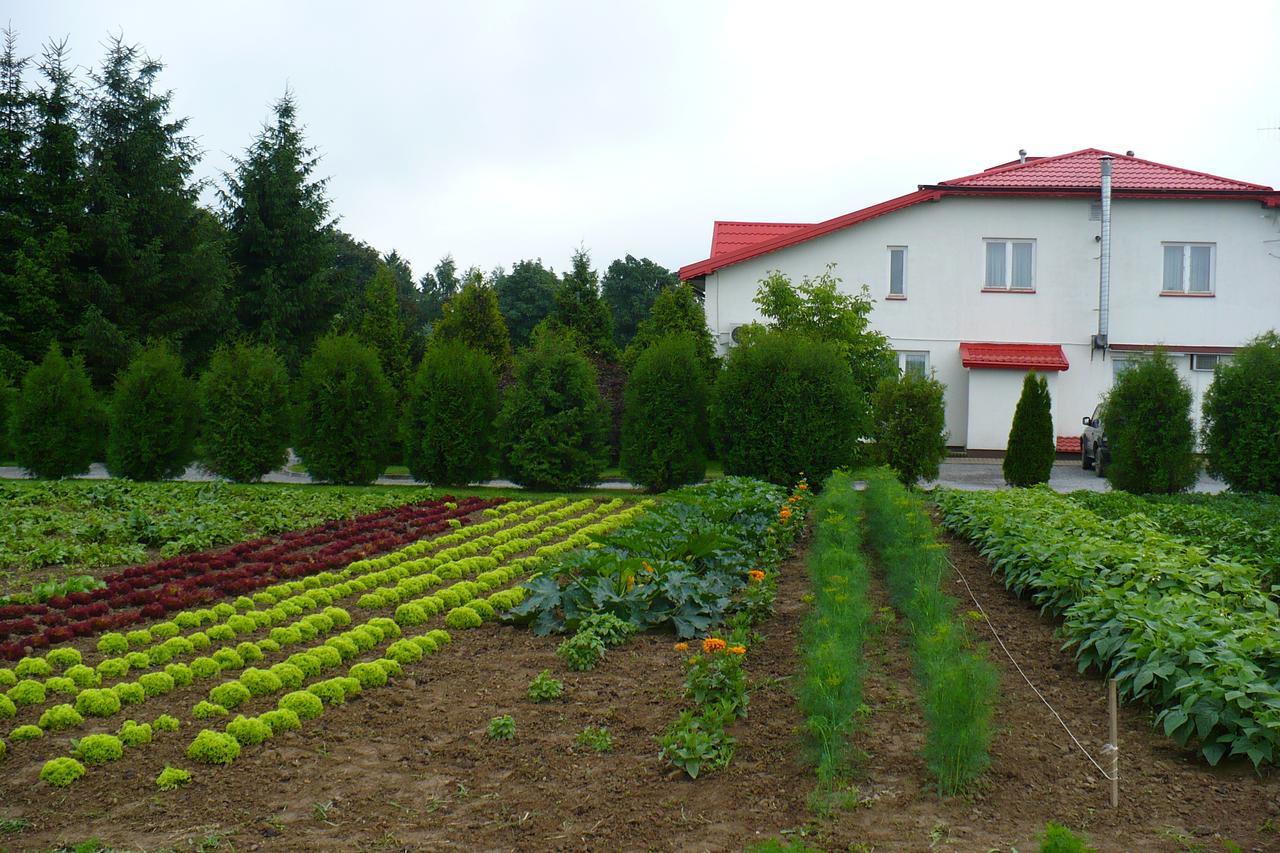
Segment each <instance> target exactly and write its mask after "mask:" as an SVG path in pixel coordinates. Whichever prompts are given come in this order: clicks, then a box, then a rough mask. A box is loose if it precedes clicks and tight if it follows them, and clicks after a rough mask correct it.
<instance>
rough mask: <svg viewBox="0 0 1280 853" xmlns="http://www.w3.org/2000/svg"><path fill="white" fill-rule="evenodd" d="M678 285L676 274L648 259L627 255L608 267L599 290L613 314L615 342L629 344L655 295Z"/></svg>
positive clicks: (620, 344)
mask: <svg viewBox="0 0 1280 853" xmlns="http://www.w3.org/2000/svg"><path fill="white" fill-rule="evenodd" d="M677 283H679V278H678V277H677V276H676V274H675V273H673V272H672V271H671V270H669V269H667V268H666V267H664V266H662V265H661V264H655V263H654V262H653V261H651V260H649V259H648V258H640V259H636V258H633V257H632V256H631V255H627V256H626V257H625V258H623V259H621V260H616V261H614V262H613V263H611V264H609V269H608V270H606V271H605V274H604V278H603V279H602V280H601V282H600V290H601V292H602V293H603V295H604V301H605V302H606V303H607V304H608V306H609V311H610V313H611V314H612V315H613V326H614V329H613V333H614V340H615V342H616V343H617V345H618V346H619V347H626V346H627V344H629V343H631V339H632V338H633V337H635V334H636V329H637V328H638V327H639V326H640V322H641V321H642V320H644V318H645V317H647V316H649V309H650V308H651V307H652V306H653V301H654V300H655V299H657V298H658V294H659V293H661V292H662V291H663V290H665V289H667V288H669V287H674V286H675V285H676V284H677Z"/></svg>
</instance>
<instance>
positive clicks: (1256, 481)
mask: <svg viewBox="0 0 1280 853" xmlns="http://www.w3.org/2000/svg"><path fill="white" fill-rule="evenodd" d="M1203 413H1204V418H1203V423H1202V428H1203V430H1204V450H1205V454H1206V455H1207V456H1208V462H1209V471H1210V472H1211V473H1213V474H1216V475H1217V476H1219V477H1221V478H1222V479H1224V480H1226V481H1227V483H1228V484H1229V485H1230V486H1231V488H1232V489H1234V490H1236V491H1239V492H1270V493H1271V494H1273V495H1280V426H1277V425H1280V334H1277V333H1276V332H1274V331H1271V332H1267V333H1266V334H1264V335H1261V336H1260V337H1258V338H1255V339H1254V340H1253V341H1251V342H1250V343H1249V345H1248V346H1246V347H1242V348H1241V349H1240V350H1238V351H1237V352H1236V354H1235V357H1234V358H1233V359H1232V360H1231V361H1230V362H1229V363H1227V364H1220V365H1218V368H1217V370H1215V371H1214V373H1213V384H1212V385H1210V386H1209V390H1208V391H1207V392H1206V393H1205V396H1204V412H1203ZM1109 426H1110V425H1108V427H1109Z"/></svg>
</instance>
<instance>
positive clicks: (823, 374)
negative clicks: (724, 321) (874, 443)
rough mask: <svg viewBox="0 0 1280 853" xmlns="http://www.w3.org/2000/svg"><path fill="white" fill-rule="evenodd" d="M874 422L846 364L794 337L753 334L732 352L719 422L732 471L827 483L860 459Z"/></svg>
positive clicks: (717, 398) (827, 347)
mask: <svg viewBox="0 0 1280 853" xmlns="http://www.w3.org/2000/svg"><path fill="white" fill-rule="evenodd" d="M869 421H870V418H869V416H868V407H867V400H866V397H865V396H864V395H863V393H862V391H861V390H860V389H859V388H858V385H857V382H856V381H855V380H854V378H853V373H852V372H851V370H850V368H849V362H848V360H847V359H845V358H843V357H842V356H841V355H840V352H839V351H838V350H837V349H836V348H835V347H834V346H832V345H831V344H828V343H824V342H820V341H815V340H812V339H810V338H807V337H803V336H801V335H798V334H795V333H783V332H763V333H760V334H758V335H753V336H752V339H751V340H750V341H749V342H748V343H744V344H741V345H739V346H737V347H735V348H734V350H733V351H732V352H730V353H729V358H728V361H727V363H726V365H725V368H724V370H723V371H722V372H721V374H720V379H719V381H718V382H717V384H716V389H715V395H714V401H713V403H712V425H713V430H714V432H715V435H716V445H717V447H718V448H719V450H720V459H721V461H722V462H723V463H724V471H725V473H726V474H742V475H746V476H750V477H759V478H761V479H764V480H769V481H770V482H773V483H778V484H780V485H793V484H794V483H796V482H797V481H798V480H799V479H800V477H801V476H802V475H807V476H808V477H809V480H810V482H815V483H820V482H822V481H823V480H825V479H826V478H827V475H828V474H830V473H831V472H832V471H833V470H834V469H836V468H838V467H841V466H844V465H851V464H853V463H854V462H855V461H856V458H857V454H858V449H859V439H860V438H861V437H862V436H864V435H866V434H867V432H868V429H869V426H870V424H869Z"/></svg>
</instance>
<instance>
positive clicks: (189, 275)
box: [72, 37, 230, 384]
mask: <svg viewBox="0 0 1280 853" xmlns="http://www.w3.org/2000/svg"><path fill="white" fill-rule="evenodd" d="M162 68H163V66H162V65H161V64H160V63H159V62H157V61H155V60H153V59H150V58H148V57H146V56H144V55H143V53H142V51H141V49H140V48H139V47H137V46H135V45H127V44H125V43H124V41H123V39H122V38H120V37H114V38H112V39H111V41H110V43H109V44H108V48H107V56H106V58H105V59H104V60H103V63H102V67H101V68H100V69H98V70H95V71H91V72H90V79H91V80H92V82H93V90H92V95H91V97H90V99H89V105H88V117H87V128H86V133H85V144H86V178H85V192H86V205H85V207H86V216H85V219H84V223H85V228H84V234H83V235H82V236H81V237H80V238H78V239H77V240H76V246H75V250H76V253H77V255H78V258H77V264H78V267H79V277H80V279H81V281H82V289H81V291H80V293H79V294H78V296H79V297H80V298H79V299H73V300H72V301H73V302H79V303H80V304H78V305H73V308H77V309H81V310H79V311H78V312H77V313H78V314H79V316H80V321H81V332H82V333H81V334H80V336H79V337H80V340H79V341H78V344H79V347H80V348H81V349H82V350H83V351H84V353H85V361H86V364H87V366H88V368H89V370H90V373H91V374H92V375H93V377H94V379H95V381H96V382H98V383H99V384H104V383H106V382H107V381H109V380H110V378H111V377H112V376H113V375H114V373H115V372H116V370H118V369H119V368H121V367H123V362H122V361H121V358H122V357H123V356H124V355H126V351H121V350H116V351H110V352H101V351H98V350H97V349H95V347H94V346H93V344H94V342H95V341H96V340H101V339H113V338H115V337H116V336H117V332H118V336H119V337H120V338H123V339H124V340H126V341H129V342H131V343H133V344H134V345H136V343H137V342H139V341H141V340H142V339H143V338H144V337H147V336H159V337H165V338H168V339H171V340H174V341H176V342H178V344H179V347H180V349H181V351H182V353H183V355H184V356H185V357H186V358H187V359H188V361H191V360H197V359H199V358H201V357H203V355H205V354H206V353H207V351H208V350H209V349H211V348H212V346H213V345H214V343H215V342H216V340H217V338H218V336H219V335H220V334H221V332H222V331H223V329H224V328H225V319H224V318H225V317H226V313H227V312H226V307H227V303H226V290H227V285H228V282H229V280H230V267H229V265H228V263H227V259H226V254H225V250H224V242H223V235H222V232H221V229H220V228H219V227H218V223H217V222H216V221H215V220H214V219H213V218H212V216H210V214H209V213H208V212H207V211H206V210H204V209H203V208H202V207H200V206H199V204H198V197H199V193H200V185H199V184H198V183H197V182H195V181H194V180H193V179H192V172H193V169H194V167H195V164H196V162H197V160H198V158H199V152H198V150H197V148H196V144H195V141H194V140H193V139H191V138H190V137H188V136H185V135H184V131H185V130H186V125H187V120H186V119H185V118H183V119H175V118H173V117H172V116H170V114H169V112H170V105H171V93H169V92H158V91H156V90H155V84H156V78H157V77H158V75H159V74H160V71H161V70H162ZM89 308H94V309H96V311H97V314H96V316H92V317H91V316H89V315H88V313H87V311H88V309H89ZM89 322H92V323H93V324H95V325H96V326H98V327H99V328H95V329H92V330H85V329H84V324H85V323H89ZM107 327H112V328H113V329H114V330H116V331H112V328H107ZM88 331H91V332H92V334H89V333H88ZM127 349H128V348H126V350H127Z"/></svg>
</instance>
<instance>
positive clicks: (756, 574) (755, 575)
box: [747, 569, 764, 583]
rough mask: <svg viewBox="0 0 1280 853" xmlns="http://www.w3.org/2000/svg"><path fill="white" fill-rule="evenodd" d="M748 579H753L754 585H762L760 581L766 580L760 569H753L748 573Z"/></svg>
mask: <svg viewBox="0 0 1280 853" xmlns="http://www.w3.org/2000/svg"><path fill="white" fill-rule="evenodd" d="M747 577H749V578H751V582H752V583H760V581H762V580H764V572H762V571H760V570H759V569H752V570H751V571H749V572H747Z"/></svg>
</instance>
